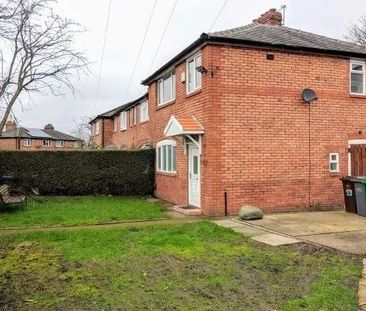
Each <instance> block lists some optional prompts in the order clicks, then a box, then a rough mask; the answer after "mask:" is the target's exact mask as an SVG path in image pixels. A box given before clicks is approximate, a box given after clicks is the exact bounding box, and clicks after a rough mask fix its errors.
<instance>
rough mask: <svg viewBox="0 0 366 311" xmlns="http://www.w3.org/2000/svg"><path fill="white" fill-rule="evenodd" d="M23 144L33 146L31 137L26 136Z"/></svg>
mask: <svg viewBox="0 0 366 311" xmlns="http://www.w3.org/2000/svg"><path fill="white" fill-rule="evenodd" d="M23 146H24V147H31V146H32V140H31V139H29V138H26V139H24V140H23Z"/></svg>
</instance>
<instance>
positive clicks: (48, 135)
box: [0, 121, 83, 151]
mask: <svg viewBox="0 0 366 311" xmlns="http://www.w3.org/2000/svg"><path fill="white" fill-rule="evenodd" d="M82 147H83V141H82V140H80V139H79V138H76V137H73V136H70V135H68V134H65V133H62V132H59V131H56V130H55V129H54V127H53V126H52V124H47V125H46V126H45V127H44V129H33V128H25V127H17V126H16V124H15V122H12V121H7V123H6V126H5V131H4V132H3V133H1V135H0V150H1V149H3V150H4V149H6V150H23V151H30V150H74V149H81V148H82Z"/></svg>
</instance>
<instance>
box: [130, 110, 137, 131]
mask: <svg viewBox="0 0 366 311" xmlns="http://www.w3.org/2000/svg"><path fill="white" fill-rule="evenodd" d="M128 116H129V118H130V127H131V126H135V125H136V124H137V107H136V106H135V107H132V108H131V109H130V110H128Z"/></svg>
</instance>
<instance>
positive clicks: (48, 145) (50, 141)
mask: <svg viewBox="0 0 366 311" xmlns="http://www.w3.org/2000/svg"><path fill="white" fill-rule="evenodd" d="M46 141H48V142H49V144H45V142H46ZM42 146H43V147H47V148H50V147H52V140H50V139H43V142H42Z"/></svg>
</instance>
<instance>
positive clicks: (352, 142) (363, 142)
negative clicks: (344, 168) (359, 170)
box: [348, 139, 366, 176]
mask: <svg viewBox="0 0 366 311" xmlns="http://www.w3.org/2000/svg"><path fill="white" fill-rule="evenodd" d="M351 145H366V139H351V140H349V141H348V148H351ZM351 168H352V159H351V153H350V152H348V176H351V173H352V172H351V170H352V169H351Z"/></svg>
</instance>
